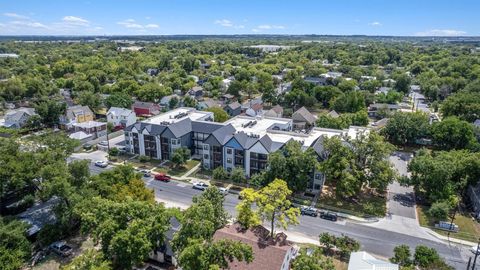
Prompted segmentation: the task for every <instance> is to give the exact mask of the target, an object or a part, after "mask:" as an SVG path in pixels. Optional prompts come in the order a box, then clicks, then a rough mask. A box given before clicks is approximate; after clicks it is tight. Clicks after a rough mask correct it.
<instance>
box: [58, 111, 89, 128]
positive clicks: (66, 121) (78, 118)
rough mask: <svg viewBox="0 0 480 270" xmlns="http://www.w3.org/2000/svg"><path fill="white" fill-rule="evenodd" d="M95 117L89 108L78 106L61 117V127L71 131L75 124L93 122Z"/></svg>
mask: <svg viewBox="0 0 480 270" xmlns="http://www.w3.org/2000/svg"><path fill="white" fill-rule="evenodd" d="M94 119H95V116H94V114H93V112H92V110H90V108H89V107H88V106H82V105H76V106H71V107H68V108H67V110H66V111H65V114H64V115H61V116H60V126H61V127H62V128H64V129H67V130H70V129H72V128H73V124H76V123H83V122H87V121H93V120H94Z"/></svg>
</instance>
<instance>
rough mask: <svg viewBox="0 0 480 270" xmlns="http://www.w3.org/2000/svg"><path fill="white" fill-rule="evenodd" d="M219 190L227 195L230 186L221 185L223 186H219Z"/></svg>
mask: <svg viewBox="0 0 480 270" xmlns="http://www.w3.org/2000/svg"><path fill="white" fill-rule="evenodd" d="M218 191H220V193H222V195H223V196H227V194H228V188H224V187H221V188H218Z"/></svg>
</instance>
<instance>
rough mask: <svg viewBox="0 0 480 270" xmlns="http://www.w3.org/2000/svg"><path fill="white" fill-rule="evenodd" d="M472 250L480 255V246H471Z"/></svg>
mask: <svg viewBox="0 0 480 270" xmlns="http://www.w3.org/2000/svg"><path fill="white" fill-rule="evenodd" d="M477 250H478V253H477ZM470 251H471V252H472V253H473V254H475V253H477V254H478V255H480V248H478V249H477V246H473V247H471V248H470Z"/></svg>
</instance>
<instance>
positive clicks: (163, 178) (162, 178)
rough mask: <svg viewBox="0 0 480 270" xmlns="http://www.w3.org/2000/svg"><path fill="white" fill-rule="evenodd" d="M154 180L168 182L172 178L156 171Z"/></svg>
mask: <svg viewBox="0 0 480 270" xmlns="http://www.w3.org/2000/svg"><path fill="white" fill-rule="evenodd" d="M154 178H155V180H158V181H162V182H170V180H172V178H171V177H170V176H169V175H166V174H165V173H157V174H155V177H154Z"/></svg>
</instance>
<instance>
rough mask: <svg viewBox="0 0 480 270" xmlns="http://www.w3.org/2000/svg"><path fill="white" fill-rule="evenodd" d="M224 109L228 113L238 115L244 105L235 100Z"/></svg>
mask: <svg viewBox="0 0 480 270" xmlns="http://www.w3.org/2000/svg"><path fill="white" fill-rule="evenodd" d="M223 109H224V110H225V111H226V112H227V113H228V115H230V116H237V115H239V114H240V113H241V112H242V105H241V104H240V103H238V102H237V101H235V102H232V103H229V104H227V105H225V106H224V107H223Z"/></svg>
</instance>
